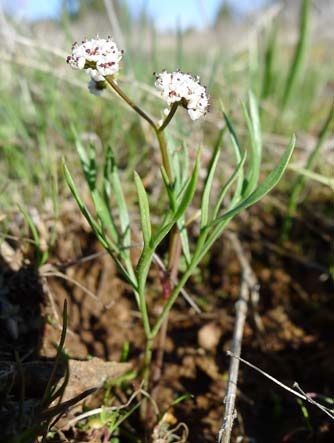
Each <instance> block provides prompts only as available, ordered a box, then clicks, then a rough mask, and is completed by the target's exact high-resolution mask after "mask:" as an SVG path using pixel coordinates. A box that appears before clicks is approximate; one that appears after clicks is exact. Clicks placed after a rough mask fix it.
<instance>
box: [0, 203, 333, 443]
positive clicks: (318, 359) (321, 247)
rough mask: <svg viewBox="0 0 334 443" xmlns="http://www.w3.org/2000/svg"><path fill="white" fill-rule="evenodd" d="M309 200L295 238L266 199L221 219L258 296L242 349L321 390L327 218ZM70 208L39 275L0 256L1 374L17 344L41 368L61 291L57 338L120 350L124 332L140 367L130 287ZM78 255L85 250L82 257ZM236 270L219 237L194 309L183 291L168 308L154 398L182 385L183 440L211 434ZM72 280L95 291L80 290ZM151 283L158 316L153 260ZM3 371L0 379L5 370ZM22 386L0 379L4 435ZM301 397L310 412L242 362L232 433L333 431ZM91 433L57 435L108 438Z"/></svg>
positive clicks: (327, 337)
mask: <svg viewBox="0 0 334 443" xmlns="http://www.w3.org/2000/svg"><path fill="white" fill-rule="evenodd" d="M308 205H309V206H304V208H303V214H300V217H298V218H297V220H295V223H294V229H293V233H292V236H291V238H292V239H293V240H290V241H289V242H286V243H285V244H284V245H282V246H280V245H279V242H278V241H277V239H278V237H279V234H280V230H281V225H282V220H281V216H280V214H279V211H278V210H275V208H273V207H271V209H270V211H263V207H260V206H256V207H254V208H252V209H251V210H250V211H249V212H248V215H247V216H245V217H242V218H240V217H239V218H238V221H237V222H236V224H232V225H231V226H230V227H229V229H231V230H232V231H235V232H237V233H238V237H239V239H240V241H241V243H242V245H243V248H244V251H245V253H246V254H247V255H248V256H249V259H250V263H251V266H252V268H253V270H254V272H255V274H256V276H257V278H258V281H259V284H260V298H259V302H258V304H256V305H250V306H249V311H248V319H247V324H246V328H245V331H244V339H243V351H242V355H243V357H244V358H245V359H247V360H249V361H250V362H252V363H253V364H255V365H257V366H259V367H260V368H261V369H262V370H263V371H265V372H267V373H269V374H270V375H272V376H273V377H276V378H277V379H278V380H280V381H281V382H283V383H285V384H287V385H289V386H291V385H292V383H293V382H294V381H298V383H299V385H300V386H301V387H302V389H303V390H304V391H305V392H307V393H316V394H318V395H319V396H320V395H323V396H325V397H326V398H327V397H328V398H327V400H328V401H329V400H330V399H332V400H333V393H334V347H333V343H334V329H333V325H334V299H333V285H332V280H331V278H330V276H329V274H328V271H327V270H328V269H329V267H330V240H331V237H332V235H333V223H332V222H330V221H328V220H327V221H326V220H324V219H318V218H317V217H316V215H315V214H316V212H314V211H313V208H312V206H311V205H312V202H311V201H310V200H309V201H308ZM69 214H71V213H70V212H69V213H68V214H67V216H66V217H67V218H64V219H63V220H62V225H63V229H62V232H61V233H59V235H58V239H57V243H56V245H55V248H54V250H53V251H52V256H51V257H50V260H49V261H50V262H51V263H53V266H52V267H50V266H49V268H47V267H44V271H45V270H48V272H46V274H47V275H48V276H47V277H45V276H44V277H43V276H41V274H43V272H42V271H43V269H42V270H40V271H39V272H37V271H36V270H35V269H34V267H33V266H31V265H29V266H23V267H21V268H20V269H18V270H16V271H14V270H12V269H10V267H9V266H6V264H5V262H3V264H2V268H1V271H0V276H1V284H0V287H1V291H2V292H1V294H2V299H1V300H2V305H4V301H3V300H6V302H7V303H9V307H10V309H11V310H10V309H9V311H10V312H7V311H8V309H7V311H6V309H5V308H4V307H3V306H2V310H3V311H6V312H7V313H6V315H4V314H3V315H2V317H1V324H2V330H3V333H2V334H1V335H0V356H1V362H0V363H1V365H2V366H3V368H4V370H3V371H2V374H4V373H6V370H5V369H6V367H8V365H15V364H17V359H16V363H15V354H14V351H16V355H19V356H20V358H21V360H22V361H23V362H24V363H25V364H27V363H29V362H34V361H35V362H36V361H38V362H39V364H40V365H41V366H39V368H40V372H43V368H42V366H43V365H47V361H48V359H52V358H54V356H55V347H56V343H58V342H59V336H60V330H61V326H60V319H61V312H62V306H63V301H64V299H67V300H68V310H69V311H68V312H69V315H68V332H67V339H66V344H65V349H66V351H67V352H68V354H69V355H70V357H71V358H74V359H87V357H88V356H95V357H99V358H100V359H103V360H104V361H120V359H121V355H122V351H123V350H124V347H125V344H126V343H129V355H128V361H130V362H131V364H132V367H133V368H134V369H135V370H139V369H140V368H141V365H142V358H143V348H144V333H143V330H142V327H141V323H140V319H139V316H138V312H137V309H136V306H135V303H134V300H133V298H132V295H131V292H130V289H129V288H128V287H127V285H126V284H125V283H123V282H122V280H121V278H120V276H119V275H118V273H117V270H116V268H115V266H114V264H113V263H112V261H111V259H110V258H109V256H107V255H105V254H103V251H102V249H101V247H100V246H99V244H98V243H97V241H96V240H95V239H94V237H93V236H92V235H91V234H90V233H89V232H87V230H85V229H84V227H83V226H82V224H81V223H79V222H78V221H77V220H78V214H77V212H76V211H75V212H74V213H73V216H72V218H71V215H69ZM303 220H307V222H305V221H303ZM16 247H17V245H16ZM96 253H98V254H97V255H93V256H91V255H92V254H96ZM79 257H90V259H89V260H86V261H82V260H78V258H79ZM72 261H73V262H72ZM60 265H61V266H60ZM50 269H51V271H50ZM52 272H53V274H55V273H56V272H57V273H58V274H59V273H60V272H62V273H63V274H65V276H66V279H64V278H61V277H60V276H59V275H53V276H52V275H51V274H52ZM240 275H241V269H240V264H239V262H238V259H237V256H236V254H235V251H234V250H233V247H232V246H231V243H230V241H229V239H228V237H227V236H225V237H223V239H222V240H220V241H218V242H217V244H216V246H215V248H214V250H213V251H212V253H211V254H210V256H208V257H206V259H205V261H204V262H203V264H202V266H201V268H200V269H199V271H198V273H197V274H196V275H195V276H194V277H193V278H192V279H191V281H190V282H189V283H188V285H187V291H188V293H189V294H190V295H191V296H192V297H193V299H194V300H195V301H196V302H197V303H198V304H199V305H200V307H201V309H202V313H201V314H198V313H196V312H195V311H194V310H193V309H192V308H191V307H189V305H188V304H187V303H186V302H185V300H184V299H183V298H180V299H179V301H178V302H177V303H176V305H175V307H174V309H173V310H172V312H171V314H170V317H169V324H168V338H167V340H166V343H165V358H164V365H163V370H162V375H161V378H160V380H159V384H158V386H159V390H158V393H157V402H158V405H159V408H160V410H163V409H164V408H168V407H169V406H170V405H171V403H172V402H173V401H175V399H177V398H178V397H179V396H181V395H183V394H187V393H189V394H191V397H189V398H187V399H186V400H184V401H182V402H180V403H179V404H177V405H175V406H174V407H173V409H172V413H173V415H174V416H175V417H176V419H177V420H178V421H179V422H184V423H186V425H187V426H188V428H189V433H190V434H189V441H190V442H192V443H200V442H204V441H205V442H207V443H210V442H212V443H213V442H216V441H217V433H218V430H219V427H220V425H221V421H222V416H223V412H224V406H223V400H224V396H225V393H226V385H227V373H228V366H229V357H228V356H227V355H226V353H225V351H226V350H228V349H230V345H231V337H232V333H233V327H234V320H235V303H236V301H237V300H238V297H239V291H240V278H241V277H240ZM74 281H76V282H79V283H80V285H82V286H83V287H84V288H86V289H88V290H89V291H91V292H92V293H88V292H87V291H83V290H82V288H81V287H79V286H78V285H76V284H75V283H73V282H74ZM150 288H151V292H150V294H148V306H149V310H150V313H151V315H152V316H155V315H157V314H158V312H159V309H160V308H161V306H162V304H163V303H164V301H163V300H162V299H161V283H160V274H159V270H158V268H155V267H154V268H153V269H152V272H151V274H150ZM212 337H213V340H211V338H212ZM6 365H7V366H6ZM48 373H49V372H47V374H48ZM46 378H47V376H46ZM1 380H2V381H4V380H5V379H4V377H3V375H1V379H0V381H1ZM139 381H140V378H139V377H138V378H137V382H139ZM26 382H27V383H26V390H25V399H24V404H27V402H29V401H31V400H32V399H36V398H39V397H40V396H41V395H42V392H41V391H43V389H42V387H43V386H44V385H43V382H40V384H39V383H36V379H34V380H33V381H32V382H31V383H30V382H29V380H27V381H26ZM135 383H136V382H135V381H133V386H135V385H136V384H135ZM39 386H40V387H41V388H40V389H38V387H39ZM7 387H8V379H7ZM19 387H20V383H19V382H17V383H16V382H15V383H14V388H13V387H11V388H10V389H7V390H4V388H3V383H1V391H2V392H3V393H4V394H5V395H2V399H1V409H2V412H3V414H2V417H3V418H2V419H1V420H0V422H1V428H2V430H3V431H2V432H3V435H6V433H7V435H8V433H10V432H11V431H12V430H13V429H12V428H13V427H15V425H14V424H13V422H12V420H10V419H9V417H8V412H9V411H11V409H10V407H9V405H12V406H13V404H14V405H16V406H17V404H18V402H19V398H20V392H21V391H20V388H19ZM80 389H83V388H82V386H80ZM80 389H79V391H80ZM115 389H116V391H115V392H116V394H115V395H117V396H118V397H119V398H120V401H121V400H123V403H125V402H126V400H125V395H124V393H123V394H122V393H120V389H119V388H115ZM21 393H22V392H21ZM122 395H123V397H122ZM96 401H97V400H95V402H96ZM323 401H325V399H323ZM97 404H98V403H97ZM305 407H306V409H307V413H306V412H303V408H302V406H301V404H299V403H298V402H297V400H296V398H295V397H294V396H292V395H291V394H289V393H288V392H286V391H284V390H282V389H281V388H279V387H278V386H276V385H274V384H273V383H272V382H271V381H269V380H268V379H266V378H264V377H263V376H262V375H260V374H259V373H257V372H255V371H254V370H252V369H250V368H248V367H247V366H244V365H241V367H240V374H239V386H238V397H237V413H238V414H237V419H236V421H235V426H234V431H233V441H234V442H237V441H238V442H239V441H243V442H257V443H276V442H277V443H278V442H288V443H304V442H314V443H325V442H333V441H334V426H333V423H332V422H331V421H330V419H329V418H328V417H327V416H326V415H324V414H323V413H322V412H321V411H319V410H318V409H317V408H315V407H314V406H312V405H309V404H307V405H305ZM6 412H7V415H6ZM307 414H308V416H307ZM6 428H7V429H6ZM94 432H95V433H94ZM96 432H97V431H91V430H89V431H87V432H86V433H85V432H84V431H82V430H81V431H79V430H78V429H70V430H65V431H64V433H63V434H62V435H63V437H64V438H65V437H66V438H67V439H68V440H69V441H108V440H105V438H106V437H105V433H104V434H103V433H96ZM124 432H125V434H124V435H123V437H121V440H120V441H122V442H123V441H131V438H130V437H129V438H128V437H126V435H130V434H131V433H132V434H133V435H134V434H135V433H136V432H138V435H139V434H140V432H141V430H140V428H139V427H138V424H137V423H136V418H135V415H133V416H132V418H131V417H130V419H129V420H128V422H127V424H126V425H125V426H124ZM126 432H128V434H126ZM129 433H130V434H129ZM240 436H243V439H242V440H241V439H240ZM55 438H56V437H55ZM57 438H58V440H57V441H59V436H57ZM7 441H8V439H7ZM55 441H56V440H55Z"/></svg>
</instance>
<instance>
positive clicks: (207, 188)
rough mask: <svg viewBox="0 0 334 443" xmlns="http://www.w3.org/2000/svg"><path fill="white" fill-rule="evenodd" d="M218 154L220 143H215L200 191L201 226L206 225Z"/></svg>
mask: <svg viewBox="0 0 334 443" xmlns="http://www.w3.org/2000/svg"><path fill="white" fill-rule="evenodd" d="M219 155H220V145H218V144H217V145H216V148H215V150H214V151H213V155H212V158H211V161H210V164H209V167H208V173H207V177H206V180H205V183H204V189H203V193H202V203H201V228H202V227H203V226H206V224H207V223H208V220H209V204H210V193H211V189H212V183H213V178H214V175H215V172H216V167H217V164H218V160H219Z"/></svg>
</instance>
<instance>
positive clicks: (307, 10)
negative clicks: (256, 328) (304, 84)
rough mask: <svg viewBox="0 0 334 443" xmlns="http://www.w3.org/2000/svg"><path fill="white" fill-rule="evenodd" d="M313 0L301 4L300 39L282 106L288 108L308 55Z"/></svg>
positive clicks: (287, 80)
mask: <svg viewBox="0 0 334 443" xmlns="http://www.w3.org/2000/svg"><path fill="white" fill-rule="evenodd" d="M310 19H311V0H303V1H302V5H301V15H300V24H299V39H298V43H297V46H296V48H295V53H294V56H293V59H292V62H291V65H290V70H289V74H288V77H287V79H286V83H285V88H284V93H283V99H282V108H283V110H284V109H285V108H286V106H287V104H288V102H289V101H290V98H291V96H292V93H293V92H294V89H295V87H296V83H297V80H298V77H299V75H300V72H301V70H302V67H303V63H304V60H305V57H306V49H307V41H308V36H309V34H310V22H311V20H310Z"/></svg>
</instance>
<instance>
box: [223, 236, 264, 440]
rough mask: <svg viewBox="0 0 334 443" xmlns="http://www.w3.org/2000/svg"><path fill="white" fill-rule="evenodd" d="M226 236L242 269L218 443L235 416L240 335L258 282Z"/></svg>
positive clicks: (227, 437) (238, 247) (233, 238)
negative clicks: (251, 296)
mask: <svg viewBox="0 0 334 443" xmlns="http://www.w3.org/2000/svg"><path fill="white" fill-rule="evenodd" d="M228 237H229V239H230V241H231V243H232V246H233V248H234V250H235V252H236V254H237V257H238V260H239V262H240V265H241V269H242V280H241V286H240V296H239V300H238V301H237V303H236V306H235V307H236V320H235V325H234V331H233V339H232V354H233V356H232V357H231V361H230V368H229V376H228V383H227V392H226V398H225V411H224V417H223V423H222V425H221V427H220V430H219V434H218V442H219V443H229V442H230V438H231V432H232V427H233V422H234V419H235V417H236V410H235V399H236V391H237V383H238V372H239V360H238V358H235V357H234V356H236V357H240V354H241V345H242V337H243V332H244V326H245V322H246V316H247V305H248V301H249V298H250V295H251V294H252V292H253V293H254V292H255V291H258V284H257V280H256V277H255V275H254V272H253V270H252V268H251V267H250V264H249V261H248V259H247V257H246V254H245V252H244V250H243V248H242V246H241V243H240V241H239V239H238V237H237V236H236V235H235V234H232V233H229V234H228Z"/></svg>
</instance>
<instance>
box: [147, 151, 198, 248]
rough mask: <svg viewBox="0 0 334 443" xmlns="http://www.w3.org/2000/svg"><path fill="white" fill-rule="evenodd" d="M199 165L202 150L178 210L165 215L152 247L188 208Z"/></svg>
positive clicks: (157, 243) (154, 246) (194, 188)
mask: <svg viewBox="0 0 334 443" xmlns="http://www.w3.org/2000/svg"><path fill="white" fill-rule="evenodd" d="M199 166H200V150H198V152H197V156H196V161H195V166H194V169H193V172H192V175H191V177H190V180H189V182H188V184H187V186H186V188H185V190H184V193H183V195H182V199H181V202H180V204H179V206H178V208H177V211H176V212H175V213H174V214H172V213H170V214H167V216H166V217H165V220H164V223H163V224H162V225H161V226H160V228H159V229H158V231H157V232H156V233H155V235H154V238H153V241H152V247H153V248H154V249H156V248H157V247H158V245H159V244H160V242H161V241H162V240H163V239H164V238H165V237H166V235H167V234H168V232H169V231H170V230H171V229H172V227H173V226H174V225H175V223H177V222H178V221H179V220H180V219H181V217H183V215H184V214H185V211H186V210H187V208H188V206H189V203H190V202H191V200H192V198H193V196H194V193H195V190H196V184H197V179H198V172H199Z"/></svg>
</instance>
